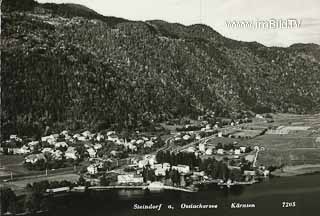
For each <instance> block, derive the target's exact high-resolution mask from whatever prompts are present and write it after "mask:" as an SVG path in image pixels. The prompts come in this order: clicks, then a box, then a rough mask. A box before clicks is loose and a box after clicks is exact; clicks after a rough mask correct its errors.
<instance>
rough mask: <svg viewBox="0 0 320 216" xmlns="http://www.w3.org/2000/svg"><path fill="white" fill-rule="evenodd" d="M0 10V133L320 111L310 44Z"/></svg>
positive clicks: (319, 67)
mask: <svg viewBox="0 0 320 216" xmlns="http://www.w3.org/2000/svg"><path fill="white" fill-rule="evenodd" d="M17 2H19V3H21V4H19V3H17ZM21 5H24V6H21ZM2 11H3V13H2V19H1V22H2V35H1V51H2V55H1V64H2V65H1V75H2V79H1V87H2V94H1V99H2V107H1V108H2V110H1V114H2V115H1V117H2V118H1V119H2V120H1V124H2V132H3V134H9V133H16V132H18V133H28V131H29V133H32V131H34V130H38V131H43V130H44V129H43V128H44V127H45V126H50V127H59V126H60V127H66V126H67V127H70V128H73V129H77V128H78V129H79V128H83V127H108V126H110V124H112V123H116V124H117V125H118V126H119V127H129V128H135V127H136V126H138V125H141V124H143V123H144V122H148V121H150V119H154V120H163V119H167V118H172V117H181V116H190V117H196V116H197V115H198V114H201V113H204V112H205V111H208V110H210V111H215V112H216V114H217V115H219V116H228V115H230V114H231V113H232V112H237V111H239V110H253V111H254V112H292V113H309V112H314V111H319V104H320V88H319V86H320V73H319V72H320V60H319V56H320V48H319V45H315V44H311V45H308V44H298V45H293V46H291V47H289V48H277V47H265V46H263V45H261V44H258V43H255V42H252V43H247V42H240V41H234V40H231V39H228V38H225V37H223V36H222V35H220V34H219V33H218V32H216V31H214V30H213V29H212V28H210V27H208V26H205V25H192V26H184V25H181V24H177V23H167V22H165V21H160V20H152V21H147V22H134V21H128V20H125V19H121V18H116V17H105V16H102V15H100V14H97V13H96V12H94V11H92V10H91V9H88V8H85V7H83V6H79V5H74V4H62V5H56V4H38V3H36V2H34V1H33V0H22V1H21V0H19V1H18V0H5V1H4V2H3V4H2Z"/></svg>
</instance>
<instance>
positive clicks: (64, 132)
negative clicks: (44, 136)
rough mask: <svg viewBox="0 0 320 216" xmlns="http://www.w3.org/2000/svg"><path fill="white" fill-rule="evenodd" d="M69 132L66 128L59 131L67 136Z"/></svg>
mask: <svg viewBox="0 0 320 216" xmlns="http://www.w3.org/2000/svg"><path fill="white" fill-rule="evenodd" d="M68 134H69V132H68V131H67V130H64V131H61V133H60V135H63V136H68Z"/></svg>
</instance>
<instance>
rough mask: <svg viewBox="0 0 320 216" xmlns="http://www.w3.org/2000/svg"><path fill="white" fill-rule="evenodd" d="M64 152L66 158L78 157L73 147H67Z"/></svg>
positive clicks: (74, 158)
mask: <svg viewBox="0 0 320 216" xmlns="http://www.w3.org/2000/svg"><path fill="white" fill-rule="evenodd" d="M64 154H65V157H66V159H73V160H77V159H78V155H77V151H76V148H75V147H69V148H68V149H67V151H66V152H65V153H64Z"/></svg>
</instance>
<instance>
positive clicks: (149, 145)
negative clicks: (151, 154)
mask: <svg viewBox="0 0 320 216" xmlns="http://www.w3.org/2000/svg"><path fill="white" fill-rule="evenodd" d="M153 145H154V142H152V141H151V140H150V141H147V142H145V143H144V145H143V147H149V148H151V147H152V146H153Z"/></svg>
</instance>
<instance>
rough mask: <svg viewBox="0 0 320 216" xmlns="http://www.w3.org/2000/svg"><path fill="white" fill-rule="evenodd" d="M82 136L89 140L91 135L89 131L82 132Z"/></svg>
mask: <svg viewBox="0 0 320 216" xmlns="http://www.w3.org/2000/svg"><path fill="white" fill-rule="evenodd" d="M81 135H82V136H84V137H86V138H91V137H92V134H91V132H90V131H84V132H82V133H81Z"/></svg>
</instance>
